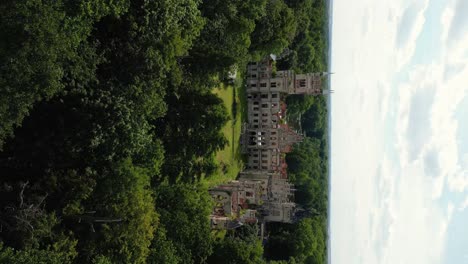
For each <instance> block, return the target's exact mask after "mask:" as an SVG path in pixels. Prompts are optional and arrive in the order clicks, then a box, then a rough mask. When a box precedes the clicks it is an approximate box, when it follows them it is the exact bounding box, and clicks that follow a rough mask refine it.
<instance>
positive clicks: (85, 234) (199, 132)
mask: <svg viewBox="0 0 468 264" xmlns="http://www.w3.org/2000/svg"><path fill="white" fill-rule="evenodd" d="M318 2H320V3H322V1H312V0H285V1H283V0H248V1H245V0H234V1H224V0H177V1H176V0H158V1H146V0H132V1H130V0H113V1H108V0H85V1H78V2H77V1H71V0H24V1H13V0H4V1H1V2H0V13H1V14H2V16H0V179H1V184H0V262H2V263H3V262H5V263H100V264H105V263H174V264H176V263H203V262H210V263H217V262H219V260H220V259H225V256H226V255H230V257H232V258H230V259H231V263H263V262H264V259H263V258H262V254H263V248H262V244H261V241H259V240H258V239H257V238H256V232H253V233H252V232H250V233H249V232H247V231H245V230H243V231H238V232H233V233H230V234H229V235H227V236H226V238H225V239H224V240H216V241H215V240H214V239H213V235H212V234H211V230H210V228H209V221H208V215H209V214H210V212H211V198H210V196H209V194H208V192H207V189H206V188H205V187H202V186H204V185H203V184H202V183H201V181H202V179H203V178H209V177H211V176H213V174H214V173H216V172H217V171H218V170H217V167H216V166H217V165H216V163H215V162H214V157H215V155H216V152H217V151H219V150H220V149H222V148H223V147H224V146H225V145H226V144H227V140H226V139H225V138H224V136H223V134H222V133H221V129H222V127H223V126H224V125H225V124H226V122H227V120H228V118H229V117H228V115H227V111H226V109H225V106H224V104H223V102H222V100H221V99H219V98H218V97H217V96H216V95H214V94H213V91H212V90H213V88H214V87H216V85H218V84H219V79H221V78H222V76H223V75H224V74H225V73H226V71H228V70H230V69H231V66H232V65H233V64H237V66H238V67H237V69H243V68H244V65H245V63H246V62H247V61H248V60H251V59H258V58H260V57H261V56H264V55H267V54H270V53H277V54H280V53H282V51H283V49H284V48H286V47H287V50H289V53H288V52H285V53H284V54H283V55H282V56H281V57H282V59H281V60H280V61H279V62H278V65H279V66H281V67H291V68H294V69H296V70H298V71H308V70H311V69H314V70H316V69H319V68H320V67H323V66H324V65H325V61H324V60H322V54H321V52H322V51H323V49H324V47H325V42H324V41H323V40H324V38H325V37H324V35H323V30H322V28H321V27H323V23H322V22H323V16H324V9H323V7H322V5H320V3H318ZM310 14H313V15H312V16H311V15H310ZM294 100H296V101H294ZM288 103H289V102H288ZM290 103H291V109H292V110H291V113H292V114H297V115H298V116H299V115H302V116H303V120H302V125H303V127H304V129H305V130H306V132H307V134H308V135H310V136H313V137H314V138H316V139H320V140H322V139H323V134H324V133H326V129H325V128H326V126H325V125H323V124H324V123H325V120H326V119H325V118H324V115H325V113H326V111H325V108H323V107H322V106H323V105H322V102H320V101H318V100H315V99H314V100H312V99H311V98H302V99H293V101H291V102H290ZM314 107H315V108H314ZM321 107H322V108H321ZM294 109H295V110H294ZM307 142H308V143H305V145H304V146H302V147H299V148H297V151H295V152H294V153H293V154H291V156H290V157H288V162H290V163H291V165H290V167H291V175H292V176H291V177H292V179H294V181H296V184H297V185H298V188H299V192H298V201H300V203H301V204H303V205H304V206H305V207H307V208H315V209H316V210H320V211H321V210H323V209H324V208H325V207H326V204H323V203H321V201H320V199H324V198H325V196H323V195H322V194H321V193H323V192H319V193H320V194H319V195H318V194H317V192H318V190H320V188H321V186H319V185H317V181H318V180H320V181H321V180H323V179H322V177H321V176H320V175H321V173H322V172H323V170H324V167H323V162H318V161H317V160H316V159H319V158H322V159H323V158H324V157H326V155H327V153H326V151H324V149H325V146H326V144H324V143H322V142H317V141H316V140H310V141H307ZM308 147H310V148H311V149H313V150H310V151H312V152H311V155H309V156H310V157H306V156H307V155H308V154H306V148H308ZM306 163H310V164H306ZM315 165H317V166H318V167H313V166H315ZM312 189H313V190H315V191H313V192H311V190H312ZM316 191H317V192H316ZM320 191H321V190H320ZM318 204H320V206H319V205H318ZM312 220H313V221H315V220H314V219H312ZM306 223H307V225H309V226H310V228H312V232H309V231H307V230H306V229H304V230H306V231H307V232H306V235H304V237H303V238H302V237H301V241H302V240H303V241H304V243H305V242H307V243H306V244H304V245H305V246H297V245H296V246H294V245H290V246H288V248H291V250H290V251H288V252H290V254H291V256H293V257H292V258H290V259H289V260H295V258H297V262H299V261H306V260H307V261H308V260H309V259H311V258H314V259H320V258H321V256H319V255H314V254H315V253H310V252H309V251H310V250H311V252H312V251H313V252H315V251H318V250H321V249H323V248H322V247H321V246H320V245H319V244H318V243H319V242H317V241H315V240H313V239H314V238H311V237H310V235H309V234H314V236H315V235H316V238H317V239H322V238H324V237H325V236H326V235H325V233H323V234H322V235H323V236H320V234H318V233H317V232H316V229H315V228H316V226H315V225H314V222H312V223H309V222H306ZM297 228H308V227H305V226H302V225H298V226H297ZM294 230H295V229H294ZM297 230H299V229H297ZM281 232H282V231H281ZM288 232H289V231H288ZM291 232H293V231H291ZM297 232H299V231H297ZM297 235H298V236H299V234H297ZM273 237H275V236H273ZM314 241H315V242H314ZM271 245H272V244H270V246H271ZM269 254H270V253H268V254H266V256H270V255H269ZM223 256H224V257H223ZM285 259H286V258H285ZM311 263H313V262H311Z"/></svg>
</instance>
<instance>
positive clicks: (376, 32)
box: [331, 0, 468, 264]
mask: <svg viewBox="0 0 468 264" xmlns="http://www.w3.org/2000/svg"><path fill="white" fill-rule="evenodd" d="M459 1H464V0H459ZM338 2H339V3H338ZM431 2H432V1H431ZM447 3H448V5H447V7H446V8H445V9H443V10H444V11H443V13H441V14H440V17H437V18H434V17H430V18H426V17H425V14H426V11H427V10H428V1H420V0H414V1H403V0H401V1H379V3H377V4H376V3H375V2H373V1H369V2H366V1H362V2H359V1H352V2H349V1H345V0H342V1H341V2H340V1H336V0H335V3H334V6H335V7H336V10H335V12H334V17H335V21H334V27H335V28H334V29H333V31H334V33H333V48H332V52H333V53H332V56H333V59H332V61H333V69H332V70H333V71H334V72H337V74H336V75H335V76H333V78H332V83H331V85H332V86H333V89H335V90H336V91H337V92H336V93H335V94H334V96H333V103H332V143H331V144H332V152H331V157H332V186H333V187H332V188H333V189H334V190H333V193H332V198H331V206H332V208H331V210H332V212H331V213H332V219H331V225H332V234H331V250H332V254H333V256H332V259H333V263H384V264H385V263H392V264H393V263H415V264H419V263H421V264H422V263H424V264H426V263H440V262H441V261H442V257H443V254H444V248H445V245H446V240H447V237H446V233H447V227H448V226H449V225H450V221H451V218H452V214H453V212H454V208H456V209H457V210H460V208H462V207H463V208H465V207H466V206H468V201H466V202H465V204H467V205H461V204H457V203H455V202H454V201H450V202H448V203H447V202H444V203H442V202H441V200H440V198H441V197H442V196H443V195H445V193H444V191H446V190H448V191H451V192H457V193H466V192H468V158H465V157H461V156H460V154H459V147H458V144H457V139H456V138H457V137H456V136H457V133H459V131H458V130H459V125H458V124H459V122H461V121H460V120H457V119H456V118H455V111H456V109H457V107H458V106H459V105H460V102H462V100H463V98H464V97H465V96H467V95H468V66H467V61H468V57H467V56H468V32H467V33H466V34H459V35H457V40H456V41H454V40H453V39H454V38H452V35H453V34H455V33H452V31H453V30H452V29H451V28H452V25H453V23H454V22H453V21H457V19H456V17H457V14H458V12H459V11H458V10H455V7H456V5H455V4H456V3H459V2H453V3H451V2H450V1H449V2H447ZM426 19H438V20H437V21H440V23H441V27H442V37H441V39H440V42H439V43H431V44H432V45H433V46H434V47H439V49H440V50H439V51H440V52H439V53H437V54H440V55H438V56H440V57H431V59H432V63H430V64H426V65H416V64H414V63H413V62H412V60H411V58H412V57H413V54H414V52H415V50H416V49H417V48H418V47H417V45H418V42H417V39H418V37H419V36H420V35H421V33H422V32H423V31H424V30H425V29H424V25H425V21H426ZM350 21H353V23H351V22H350ZM463 21H468V19H466V20H463ZM354 22H356V23H354ZM458 23H461V22H458ZM463 23H464V22H463ZM462 28H463V27H462ZM457 30H458V29H457ZM457 32H459V31H457ZM457 34H458V33H457ZM454 54H455V55H454ZM427 55H428V56H431V54H427ZM463 56H465V57H463ZM402 69H405V72H401V70H402ZM393 113H395V115H393ZM465 122H466V121H465ZM385 140H393V141H392V142H388V141H387V142H385ZM337 186H338V187H337ZM348 186H352V187H348ZM335 187H337V188H335ZM448 200H450V199H448ZM467 200H468V199H467ZM343 219H345V221H343Z"/></svg>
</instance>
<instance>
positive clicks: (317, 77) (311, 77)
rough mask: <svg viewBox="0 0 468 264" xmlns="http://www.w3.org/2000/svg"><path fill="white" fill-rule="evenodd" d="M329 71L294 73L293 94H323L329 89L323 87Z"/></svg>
mask: <svg viewBox="0 0 468 264" xmlns="http://www.w3.org/2000/svg"><path fill="white" fill-rule="evenodd" d="M328 75H329V73H327V72H319V73H306V74H294V83H293V87H292V88H293V90H292V91H290V93H291V94H309V95H322V94H328V93H329V92H328V90H323V89H322V80H323V79H324V78H325V77H326V76H328Z"/></svg>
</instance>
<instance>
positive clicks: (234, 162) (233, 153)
mask: <svg viewBox="0 0 468 264" xmlns="http://www.w3.org/2000/svg"><path fill="white" fill-rule="evenodd" d="M236 86H237V85H236ZM236 86H232V85H224V84H221V85H220V86H219V87H218V88H216V89H215V90H214V91H213V92H214V93H215V94H216V95H218V96H219V97H220V98H221V99H222V100H223V102H224V105H225V106H226V109H227V110H228V113H229V116H230V117H231V119H230V120H229V121H228V122H227V123H226V125H225V126H224V127H223V129H222V131H223V134H224V136H225V137H226V139H227V140H228V141H229V144H228V145H227V146H226V147H225V148H224V149H222V150H220V151H218V152H217V153H216V158H215V159H216V162H217V163H218V165H219V171H218V173H216V175H213V176H210V178H208V179H205V180H206V182H207V184H208V186H214V185H217V184H220V183H223V182H227V181H229V180H234V179H236V177H237V175H238V174H239V172H240V171H241V170H242V166H243V162H242V160H241V155H240V142H239V140H240V135H241V128H242V106H241V105H242V104H241V101H240V93H239V92H238V90H239V88H237V87H236ZM239 86H240V85H239Z"/></svg>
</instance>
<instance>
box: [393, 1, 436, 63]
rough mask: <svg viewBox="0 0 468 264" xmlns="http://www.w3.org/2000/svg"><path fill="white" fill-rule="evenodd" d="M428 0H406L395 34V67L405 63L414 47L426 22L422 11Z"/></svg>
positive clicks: (410, 56) (411, 54)
mask: <svg viewBox="0 0 468 264" xmlns="http://www.w3.org/2000/svg"><path fill="white" fill-rule="evenodd" d="M428 2H429V1H428V0H416V1H408V5H407V6H406V8H405V11H404V12H403V14H402V16H401V17H400V19H399V24H398V34H397V36H396V48H397V50H398V51H397V69H401V67H402V66H404V65H406V64H407V63H408V62H409V61H410V59H411V58H412V56H413V54H414V50H415V49H416V40H417V39H418V37H419V35H420V34H421V31H422V29H423V27H424V23H425V22H426V18H425V16H424V12H425V11H426V9H427V6H428Z"/></svg>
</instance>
